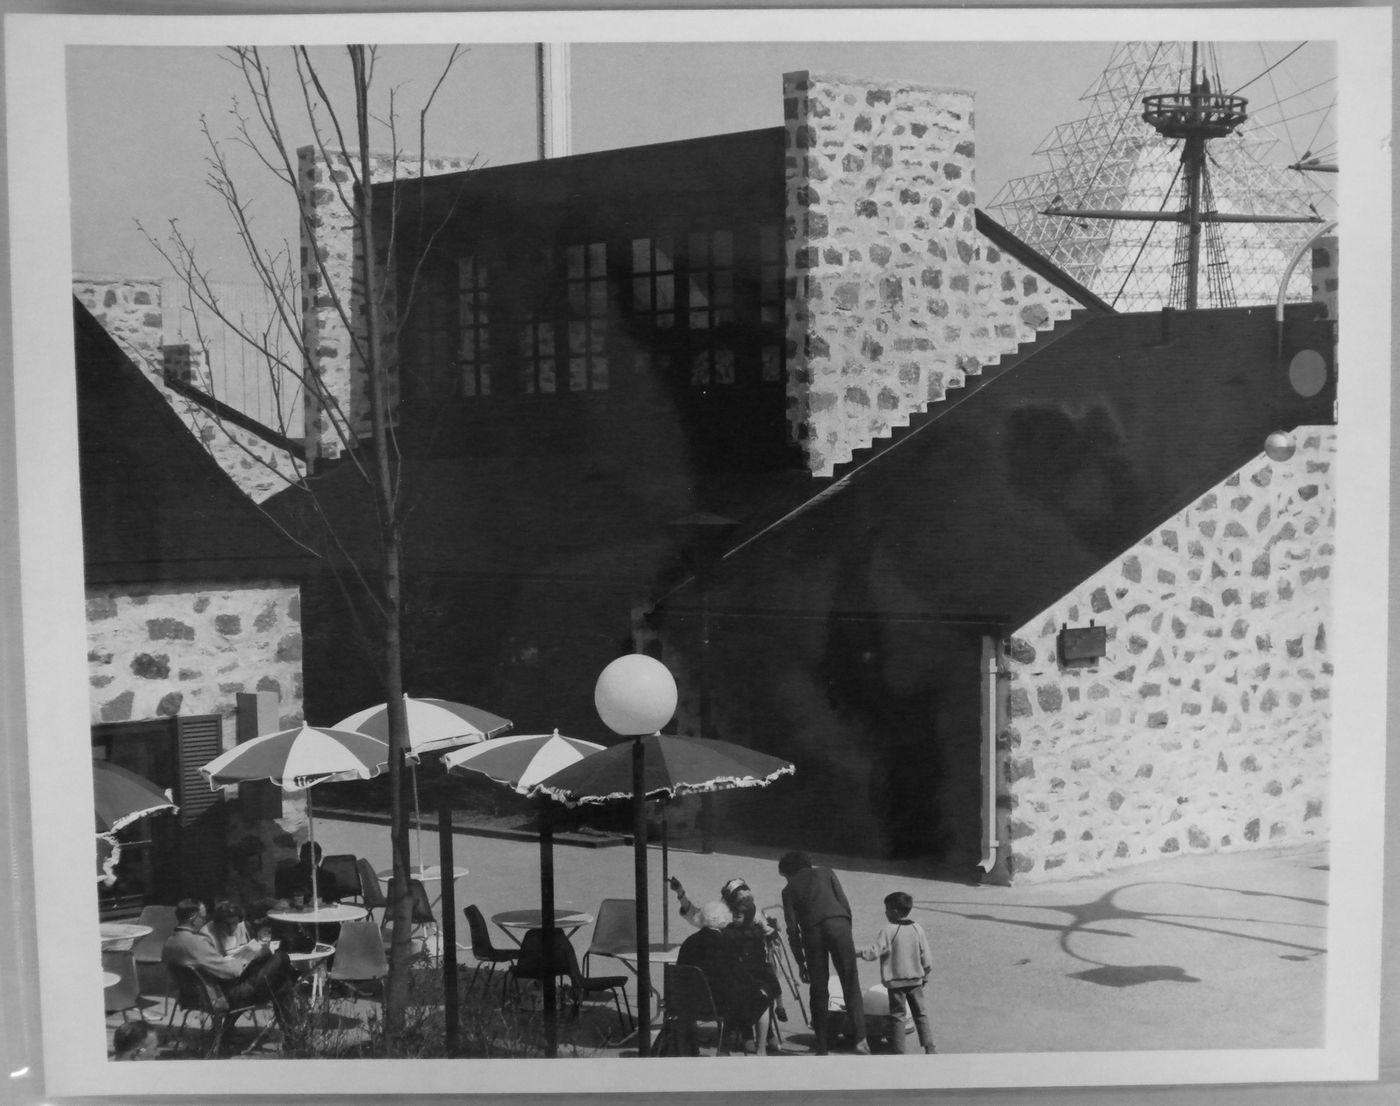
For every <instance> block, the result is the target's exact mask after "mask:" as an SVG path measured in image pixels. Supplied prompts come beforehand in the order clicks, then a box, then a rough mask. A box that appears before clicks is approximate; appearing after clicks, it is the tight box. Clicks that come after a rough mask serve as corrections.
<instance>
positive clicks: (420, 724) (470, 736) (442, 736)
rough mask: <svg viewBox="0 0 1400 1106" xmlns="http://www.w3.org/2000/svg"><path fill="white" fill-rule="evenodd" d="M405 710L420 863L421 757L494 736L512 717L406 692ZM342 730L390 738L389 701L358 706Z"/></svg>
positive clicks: (502, 730)
mask: <svg viewBox="0 0 1400 1106" xmlns="http://www.w3.org/2000/svg"><path fill="white" fill-rule="evenodd" d="M403 705H404V714H405V715H406V716H407V718H408V748H407V749H405V750H404V754H405V757H406V758H407V760H408V764H409V769H410V771H411V772H412V774H413V814H414V819H415V825H416V827H417V829H416V833H415V837H416V838H417V839H418V863H419V865H420V866H421V865H422V864H423V840H422V838H423V809H422V806H421V804H420V803H419V800H418V761H419V759H420V758H421V757H422V756H423V754H424V753H437V752H442V751H443V750H446V749H456V748H459V747H460V746H462V745H472V744H474V743H476V742H478V741H485V740H486V739H487V738H491V737H495V736H496V735H497V734H501V733H505V732H506V730H508V729H510V727H511V721H510V719H508V718H502V717H501V716H500V715H498V714H492V713H491V712H490V711H488V710H482V709H481V708H480V707H471V706H468V705H467V704H466V703H454V702H451V701H450V700H447V699H427V698H424V699H419V698H415V697H414V696H412V695H409V694H407V693H405V694H404V697H403ZM336 727H337V728H338V729H342V730H356V731H358V732H359V733H363V734H368V735H369V736H370V737H377V738H379V740H381V741H388V740H389V704H388V703H380V704H379V705H378V706H374V707H366V708H365V709H364V710H358V711H356V712H355V713H354V714H352V715H350V716H349V717H348V718H342V719H341V720H340V721H339V722H337V723H336Z"/></svg>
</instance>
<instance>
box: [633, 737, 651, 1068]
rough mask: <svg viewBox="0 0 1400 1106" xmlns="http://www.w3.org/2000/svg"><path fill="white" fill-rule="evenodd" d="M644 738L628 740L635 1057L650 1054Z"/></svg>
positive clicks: (649, 966) (649, 971)
mask: <svg viewBox="0 0 1400 1106" xmlns="http://www.w3.org/2000/svg"><path fill="white" fill-rule="evenodd" d="M643 737H644V735H638V736H636V737H634V738H633V739H632V862H633V873H634V878H635V881H636V887H637V1055H638V1056H646V1055H647V1054H648V1053H649V1052H651V965H650V963H649V960H650V957H649V955H648V953H649V951H650V949H649V945H650V942H651V925H650V920H649V918H648V917H647V898H648V896H647V892H646V886H647V800H646V784H645V781H646V755H647V753H646V746H645V745H644V744H642V742H643Z"/></svg>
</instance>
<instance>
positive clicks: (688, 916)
mask: <svg viewBox="0 0 1400 1106" xmlns="http://www.w3.org/2000/svg"><path fill="white" fill-rule="evenodd" d="M671 889H672V890H673V891H675V893H676V897H677V898H678V899H679V900H680V914H681V917H682V918H684V919H685V920H686V921H688V922H689V923H690V924H691V925H693V926H698V925H699V924H700V909H701V908H700V907H698V906H696V905H695V903H693V902H691V901H690V898H689V897H688V896H687V895H686V893H685V888H684V887H682V886H681V882H680V880H678V879H676V878H674V877H672V879H671ZM719 895H720V899H721V900H722V901H723V902H724V905H725V906H727V907H729V910H730V913H731V914H732V915H733V921H731V922H730V924H729V926H728V927H727V928H726V929H725V931H724V935H725V937H727V938H729V939H730V940H732V941H733V942H735V944H736V945H737V946H738V950H739V959H740V960H741V962H742V963H743V964H744V966H745V967H746V968H747V969H748V970H749V972H750V973H751V974H752V975H753V976H754V978H756V979H757V980H758V981H759V982H760V983H761V984H762V985H763V989H764V991H765V992H767V994H768V997H769V998H770V999H773V1000H774V1001H775V1002H776V1003H777V1004H778V1005H777V1009H776V1011H775V1012H776V1014H777V1017H778V1020H779V1021H787V1011H786V1010H784V1009H783V1002H782V994H783V992H782V987H781V986H780V985H779V983H778V973H777V971H776V970H774V968H773V965H772V961H771V959H770V952H771V949H772V944H773V943H774V942H776V941H777V940H778V939H779V936H780V933H779V930H778V923H777V922H776V921H774V920H773V919H772V918H770V917H768V915H766V914H765V915H763V916H762V917H759V915H758V906H757V904H756V903H755V902H754V897H753V891H751V890H750V889H749V885H748V882H747V881H746V880H744V879H740V878H737V877H736V878H734V879H731V880H729V881H727V882H726V883H725V885H724V886H723V887H721V888H720V891H719Z"/></svg>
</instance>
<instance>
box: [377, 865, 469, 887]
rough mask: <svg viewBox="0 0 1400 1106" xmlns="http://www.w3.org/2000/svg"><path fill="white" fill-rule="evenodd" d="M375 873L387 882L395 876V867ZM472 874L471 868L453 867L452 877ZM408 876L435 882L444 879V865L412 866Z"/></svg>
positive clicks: (426, 881) (423, 881) (425, 881)
mask: <svg viewBox="0 0 1400 1106" xmlns="http://www.w3.org/2000/svg"><path fill="white" fill-rule="evenodd" d="M374 874H375V875H377V876H378V877H379V878H380V879H382V880H384V881H385V882H386V883H387V882H388V881H389V880H391V879H393V878H394V869H392V868H385V869H383V870H382V871H378V872H375V873H374ZM470 874H471V869H470V868H453V869H452V878H453V879H454V880H455V879H461V878H462V877H463V876H465V875H470ZM408 878H409V879H416V880H419V881H420V882H422V883H435V882H437V881H438V880H440V879H442V867H441V865H438V864H429V865H427V866H426V867H420V868H410V869H409V870H408Z"/></svg>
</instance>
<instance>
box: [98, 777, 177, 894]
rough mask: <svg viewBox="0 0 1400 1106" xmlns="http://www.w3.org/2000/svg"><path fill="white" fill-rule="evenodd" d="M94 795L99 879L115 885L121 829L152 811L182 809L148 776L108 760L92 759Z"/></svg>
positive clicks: (158, 812)
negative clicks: (118, 832)
mask: <svg viewBox="0 0 1400 1106" xmlns="http://www.w3.org/2000/svg"><path fill="white" fill-rule="evenodd" d="M92 794H93V800H94V807H95V812H96V821H97V878H98V880H100V881H101V882H102V883H103V884H105V885H106V886H108V887H111V886H112V884H114V883H116V882H117V864H118V862H119V861H120V860H121V858H122V844H121V841H120V839H119V838H118V837H117V830H119V829H121V828H122V827H123V826H129V825H130V824H131V823H132V822H136V821H139V820H140V819H142V818H145V817H146V816H147V815H149V814H164V813H170V814H174V813H176V812H177V811H178V810H179V809H180V808H179V807H178V806H176V805H175V803H174V802H173V801H172V800H171V797H170V792H169V791H162V790H161V789H160V788H159V787H157V786H156V785H155V784H154V783H152V782H151V781H150V780H148V779H147V778H146V777H145V776H142V775H138V774H137V773H135V772H132V771H131V770H130V769H127V768H123V767H121V766H120V765H117V764H112V763H111V762H110V761H106V760H94V761H93V762H92Z"/></svg>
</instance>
